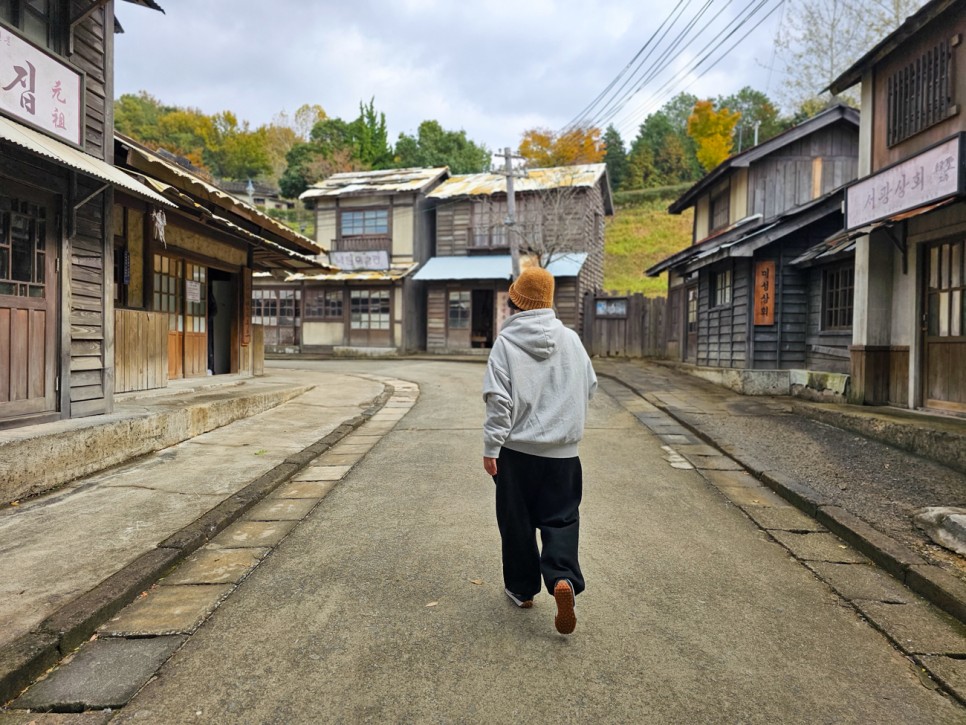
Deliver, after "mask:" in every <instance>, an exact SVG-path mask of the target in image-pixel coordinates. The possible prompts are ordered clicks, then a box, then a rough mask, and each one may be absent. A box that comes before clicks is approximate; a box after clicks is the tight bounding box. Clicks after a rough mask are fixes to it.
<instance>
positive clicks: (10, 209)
mask: <svg viewBox="0 0 966 725" xmlns="http://www.w3.org/2000/svg"><path fill="white" fill-rule="evenodd" d="M46 247H47V210H46V208H44V207H43V206H41V205H39V204H35V203H34V202H32V201H24V200H21V199H13V198H10V197H7V196H2V197H0V295H12V296H15V297H44V296H45V294H46V286H45V282H46V280H45V276H46V272H45V269H46V260H47V248H46Z"/></svg>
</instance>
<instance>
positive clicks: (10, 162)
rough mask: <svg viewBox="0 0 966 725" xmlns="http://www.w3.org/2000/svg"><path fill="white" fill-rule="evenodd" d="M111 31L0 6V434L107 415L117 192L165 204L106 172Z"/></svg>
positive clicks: (73, 9) (103, 13) (108, 6)
mask: <svg viewBox="0 0 966 725" xmlns="http://www.w3.org/2000/svg"><path fill="white" fill-rule="evenodd" d="M145 4H147V5H149V6H152V7H156V6H154V5H153V3H145ZM113 30H114V17H113V3H110V2H109V3H97V4H94V5H91V4H90V3H87V2H81V1H80V0H74V1H71V2H68V1H66V0H59V1H57V0H54V1H52V2H48V3H42V4H40V3H27V2H25V1H23V0H14V1H13V2H8V3H5V4H3V5H2V6H0V43H3V45H4V47H5V48H10V49H12V50H13V52H12V53H11V55H9V56H7V57H8V58H10V57H15V58H17V59H18V60H16V61H10V65H6V64H5V63H6V62H7V61H4V62H0V75H2V77H3V78H4V80H5V81H11V79H13V80H12V82H9V83H6V85H5V86H4V87H3V89H2V90H0V426H19V425H27V424H30V423H39V422H43V421H47V420H54V419H58V418H70V417H79V416H87V415H95V414H100V413H107V412H110V411H111V410H112V408H113V395H114V392H115V380H116V375H115V369H114V355H115V338H114V324H113V323H114V309H113V300H112V296H111V285H110V279H111V277H110V275H111V272H112V268H113V265H114V255H113V246H112V244H111V241H110V239H111V233H110V232H111V223H110V217H111V209H112V206H113V201H112V198H113V194H114V190H115V189H121V190H123V191H125V192H126V193H128V194H130V195H131V196H132V197H133V198H137V199H138V200H139V201H140V202H141V203H144V204H150V205H156V206H157V207H158V208H165V207H169V206H170V203H169V202H168V201H167V200H165V199H164V198H163V197H161V196H160V195H159V194H157V193H156V192H155V191H154V190H152V189H150V188H148V187H147V186H144V185H143V184H141V183H140V182H138V181H137V180H135V179H133V178H131V177H129V176H127V175H125V174H123V173H121V172H119V171H118V170H117V169H116V168H114V167H113V165H112V161H113V145H112V143H111V135H110V131H109V129H110V128H111V127H112V126H113V114H112V100H111V99H112V97H113V86H112V83H111V80H112V77H113V38H112V35H113ZM18 61H26V62H24V63H20V62H18ZM42 85H43V86H44V87H47V88H49V87H54V88H55V91H54V92H53V93H48V92H44V93H40V92H39V91H38V92H37V93H34V89H35V88H39V87H41V86H42Z"/></svg>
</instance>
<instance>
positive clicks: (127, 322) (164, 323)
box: [114, 310, 168, 393]
mask: <svg viewBox="0 0 966 725" xmlns="http://www.w3.org/2000/svg"><path fill="white" fill-rule="evenodd" d="M114 330H115V334H114V341H115V342H114V353H115V355H114V381H115V382H114V385H115V387H114V389H115V392H118V393H127V392H131V391H135V390H152V389H154V388H163V387H165V386H167V384H168V316H167V314H166V313H164V312H144V311H142V310H116V311H115V312H114Z"/></svg>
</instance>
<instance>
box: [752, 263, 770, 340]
mask: <svg viewBox="0 0 966 725" xmlns="http://www.w3.org/2000/svg"><path fill="white" fill-rule="evenodd" d="M754 304H755V324H756V325H774V324H775V261H774V260H773V259H764V260H762V261H760V262H755V300H754Z"/></svg>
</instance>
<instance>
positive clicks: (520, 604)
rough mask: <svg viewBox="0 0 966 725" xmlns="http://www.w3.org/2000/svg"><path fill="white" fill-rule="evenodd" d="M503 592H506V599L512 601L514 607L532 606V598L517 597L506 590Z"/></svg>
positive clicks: (526, 607)
mask: <svg viewBox="0 0 966 725" xmlns="http://www.w3.org/2000/svg"><path fill="white" fill-rule="evenodd" d="M504 594H506V596H507V599H509V600H510V601H511V602H513V605H514V606H515V607H519V608H520V609H530V607H532V606H533V600H532V599H517V598H516V597H515V596H513V595H512V594H510V592H507V591H504Z"/></svg>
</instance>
